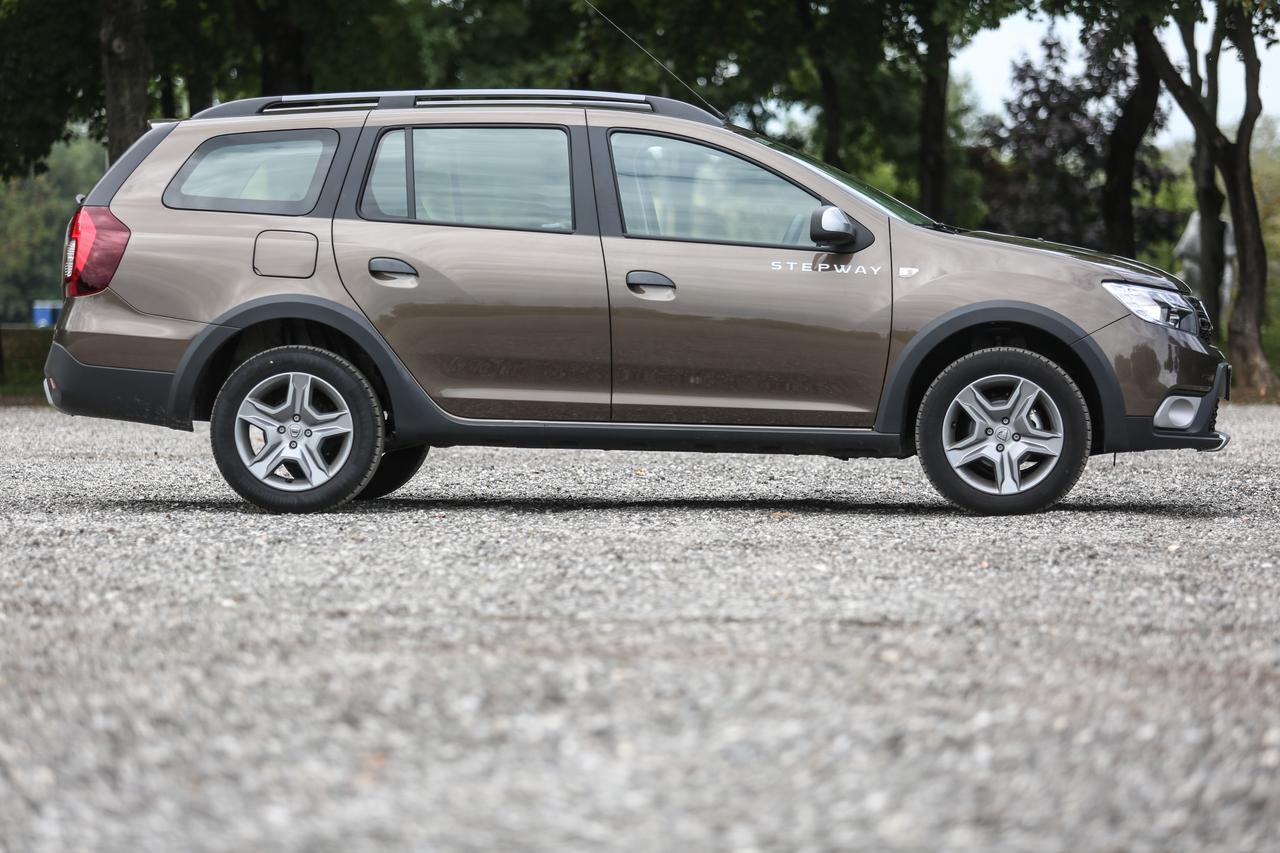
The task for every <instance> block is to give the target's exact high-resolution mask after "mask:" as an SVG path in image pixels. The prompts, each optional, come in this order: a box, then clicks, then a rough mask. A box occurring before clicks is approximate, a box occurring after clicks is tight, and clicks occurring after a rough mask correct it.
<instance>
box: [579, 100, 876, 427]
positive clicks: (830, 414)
mask: <svg viewBox="0 0 1280 853" xmlns="http://www.w3.org/2000/svg"><path fill="white" fill-rule="evenodd" d="M587 115H588V118H587V120H588V122H589V123H591V124H592V125H593V127H599V128H606V129H608V130H609V131H611V132H617V131H638V132H644V133H656V134H663V135H670V136H675V137H677V138H679V139H685V140H688V141H691V142H695V143H702V144H706V145H711V146H714V147H717V148H720V149H723V150H726V151H728V152H730V153H732V154H736V155H738V156H741V157H743V158H745V159H746V160H748V161H751V162H754V163H756V164H758V165H761V166H764V167H766V168H767V169H769V170H771V171H773V172H775V173H777V174H778V175H780V176H781V177H783V178H785V179H787V180H790V181H791V182H792V183H795V184H798V185H799V186H801V187H802V188H804V189H806V190H808V191H809V192H811V193H812V194H813V195H814V196H815V197H816V199H815V202H814V205H815V209H817V207H818V206H819V205H820V204H821V203H822V202H823V201H829V202H832V203H835V204H837V205H839V206H841V207H842V208H843V209H845V212H846V213H848V214H849V215H850V216H852V217H853V218H854V219H855V220H857V221H858V222H859V224H861V225H863V227H865V228H867V229H868V230H869V231H871V233H872V235H873V236H874V238H875V240H874V242H873V243H872V245H871V246H869V247H868V248H866V249H864V250H862V251H861V252H858V253H856V254H832V253H828V252H824V251H821V250H819V249H816V248H809V249H798V248H778V247H765V246H750V245H740V244H725V243H712V242H699V241H687V240H686V241H682V240H675V239H660V238H652V237H632V236H627V235H626V234H625V233H624V231H623V230H622V228H621V227H620V223H621V217H620V216H619V215H618V211H617V209H616V208H617V196H616V193H614V194H613V195H611V196H609V197H607V198H606V194H605V193H601V198H600V204H601V217H600V218H601V231H602V235H603V236H602V240H603V243H604V251H605V262H606V265H607V266H608V271H609V299H610V304H611V305H612V308H613V311H612V326H613V417H614V420H618V421H648V422H654V423H713V424H717V423H718V424H760V425H790V426H847V427H868V426H870V425H871V422H872V421H873V420H874V418H875V408H876V401H877V399H878V398H879V395H880V387H881V383H882V382H883V379H884V363H885V357H886V354H887V346H888V336H889V330H890V325H891V307H892V283H891V257H890V241H889V239H888V237H889V230H888V223H887V219H886V217H885V216H884V215H883V214H882V213H880V212H879V211H876V210H874V209H873V208H870V207H869V206H867V205H865V204H863V203H862V202H861V201H859V200H857V199H854V198H852V197H850V196H848V195H847V194H846V193H845V192H844V191H843V190H841V189H840V188H839V187H838V186H837V185H835V184H832V183H831V182H829V181H826V180H825V179H823V178H820V177H819V176H818V175H817V173H815V172H814V171H813V170H811V169H809V168H806V167H804V166H802V165H800V164H798V163H796V162H795V161H793V160H791V159H790V158H787V157H785V156H783V155H781V154H779V153H778V152H775V151H771V150H769V149H768V148H766V147H764V146H762V145H759V144H757V143H754V142H752V141H750V140H749V139H747V138H745V137H743V136H741V135H740V134H737V133H733V132H731V131H728V130H725V129H723V128H717V127H713V126H710V125H704V124H695V123H692V122H687V121H679V120H673V119H671V118H666V117H662V116H651V115H644V114H630V113H621V114H620V113H618V112H616V111H614V112H610V111H606V110H589V111H588V114H587ZM592 156H593V167H594V168H595V169H596V170H597V185H598V186H599V185H600V184H601V183H604V185H605V187H606V188H608V187H609V186H610V185H611V182H612V181H613V167H612V161H611V159H610V155H609V154H608V151H607V148H606V149H605V150H601V147H600V146H596V147H593V150H592ZM602 160H604V161H607V162H601V161H602ZM602 169H603V170H604V171H605V172H606V178H605V180H604V181H603V182H602V180H601V177H600V175H601V170H602ZM607 205H612V206H613V208H614V209H612V210H609V211H608V215H606V210H605V208H606V206H607ZM611 223H615V224H613V225H612V227H611ZM632 271H653V272H657V273H660V274H662V275H665V276H666V277H668V278H669V279H671V280H672V281H673V282H674V283H675V285H676V287H675V294H674V298H671V299H666V300H653V299H646V298H644V297H643V296H641V295H638V294H637V293H636V292H634V291H633V290H632V289H631V288H630V287H629V286H628V285H627V280H626V279H627V275H628V273H630V272H632Z"/></svg>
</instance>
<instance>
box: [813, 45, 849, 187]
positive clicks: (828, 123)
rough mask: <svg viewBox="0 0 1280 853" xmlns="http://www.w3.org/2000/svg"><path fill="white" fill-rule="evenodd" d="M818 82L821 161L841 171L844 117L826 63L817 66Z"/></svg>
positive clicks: (833, 81)
mask: <svg viewBox="0 0 1280 853" xmlns="http://www.w3.org/2000/svg"><path fill="white" fill-rule="evenodd" d="M818 82H819V83H820V84H821V85H822V159H823V160H824V161H826V162H827V163H829V164H831V165H832V166H835V167H836V168H837V169H843V168H844V158H842V157H841V156H840V137H841V130H842V127H841V125H842V124H843V123H844V117H843V115H842V113H841V110H840V90H839V87H838V85H837V83H836V76H835V74H833V73H832V71H831V67H830V66H828V65H827V64H826V63H822V64H819V65H818Z"/></svg>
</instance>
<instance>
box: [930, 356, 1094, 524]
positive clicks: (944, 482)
mask: <svg viewBox="0 0 1280 853" xmlns="http://www.w3.org/2000/svg"><path fill="white" fill-rule="evenodd" d="M997 375H1007V376H1012V377H1018V378H1022V379H1027V380H1030V381H1032V382H1034V383H1036V384H1037V385H1039V386H1040V388H1041V389H1042V390H1043V391H1044V393H1045V394H1047V395H1048V397H1049V398H1050V399H1051V400H1052V403H1053V405H1054V406H1056V407H1057V411H1058V413H1059V415H1060V417H1061V431H1062V441H1061V445H1062V450H1061V453H1060V454H1059V455H1058V457H1057V461H1056V462H1055V463H1054V464H1053V465H1052V466H1051V467H1049V468H1048V469H1047V473H1044V474H1042V477H1041V479H1040V480H1039V481H1038V482H1035V483H1034V484H1033V485H1030V486H1028V487H1027V488H1026V490H1025V491H1022V492H1018V493H1014V494H992V493H989V492H986V491H983V490H981V489H980V488H977V487H975V486H974V485H972V484H971V483H970V482H968V481H966V480H965V479H964V477H962V476H961V474H960V473H958V472H957V470H956V469H955V468H953V467H952V466H951V463H950V462H949V461H948V460H947V455H946V450H945V448H944V437H945V435H946V432H945V431H946V430H947V429H948V428H952V429H954V425H953V424H950V423H948V422H947V410H948V408H949V407H950V406H951V403H952V401H954V400H956V398H957V395H959V394H960V393H961V392H962V391H964V389H965V388H966V387H968V386H969V385H970V384H971V383H974V382H982V381H984V380H985V379H986V378H988V377H992V376H997ZM1009 396H1010V397H1011V396H1012V394H1010V395H1009ZM1006 423H1007V421H1006ZM994 425H995V426H996V427H997V437H998V436H999V434H1000V431H999V429H998V428H999V426H1000V423H999V422H995V423H994ZM975 427H976V424H975ZM974 434H976V433H974ZM1016 437H1017V436H1014V438H1016ZM992 440H995V439H992ZM1092 440H1093V436H1092V424H1091V422H1090V418H1089V406H1088V404H1087V403H1086V402H1085V399H1084V395H1083V394H1081V392H1080V388H1079V387H1078V386H1077V385H1076V383H1075V382H1074V381H1073V380H1072V378H1071V377H1070V376H1069V375H1068V374H1067V372H1066V371H1065V370H1063V369H1062V368H1061V367H1059V366H1058V365H1057V364H1055V363H1054V362H1053V361H1051V360H1050V359H1048V358H1045V357H1044V356H1042V355H1039V354H1037V353H1034V352H1031V351H1029V350H1024V349H1017V348H1013V347H993V348H990V349H984V350H979V351H977V352H974V353H970V354H969V355H966V356H964V357H963V358H960V359H957V360H956V361H955V362H953V363H952V364H951V365H949V366H948V367H947V368H946V369H945V370H943V371H942V372H941V373H940V374H938V376H937V378H936V379H934V380H933V383H932V384H931V385H930V386H929V388H928V390H927V391H925V394H924V398H923V399H922V400H921V402H920V409H919V412H918V414H917V417H916V453H917V454H918V455H919V456H920V464H921V466H922V467H923V468H924V472H925V475H926V476H928V478H929V481H930V482H931V483H933V486H934V488H935V489H937V490H938V493H939V494H941V495H942V496H943V497H944V498H946V499H947V500H949V501H951V502H952V503H953V504H955V505H957V506H959V507H961V508H963V509H966V510H969V511H970V512H974V513H979V514H982V515H1013V514H1019V513H1028V512H1036V511H1038V510H1042V509H1045V508H1046V507H1049V506H1052V505H1053V504H1055V503H1057V502H1058V501H1059V500H1061V499H1062V498H1063V497H1064V496H1065V495H1066V494H1067V492H1069V491H1070V490H1071V487H1072V486H1074V485H1075V484H1076V481H1077V480H1078V479H1080V474H1081V473H1082V472H1083V471H1084V466H1085V463H1086V462H1088V460H1089V452H1090V447H1091V444H1092ZM1001 449H1003V446H1001ZM959 464H960V465H961V467H964V464H965V463H963V462H961V463H959ZM978 464H984V463H978ZM1031 464H1035V463H1031ZM1028 467H1030V465H1029V466H1028ZM965 470H966V471H969V470H971V469H969V468H966V469H965ZM992 471H995V468H994V466H993V467H992ZM1015 473H1018V472H1016V471H1015ZM1018 476H1019V478H1020V477H1021V474H1020V473H1019V474H1018ZM1023 482H1025V481H1023Z"/></svg>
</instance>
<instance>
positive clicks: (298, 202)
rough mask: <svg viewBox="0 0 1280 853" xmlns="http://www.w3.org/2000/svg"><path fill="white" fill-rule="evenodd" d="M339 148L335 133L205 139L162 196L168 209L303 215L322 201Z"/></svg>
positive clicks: (291, 132)
mask: <svg viewBox="0 0 1280 853" xmlns="http://www.w3.org/2000/svg"><path fill="white" fill-rule="evenodd" d="M337 147H338V134H337V132H336V131H333V130H326V129H318V130H276V131H266V132H261V133H233V134H228V135H226V136H215V137H213V138H212V139H206V140H205V141H204V142H203V143H201V144H200V147H199V148H197V149H196V151H195V153H194V154H192V155H191V157H190V158H189V159H188V160H187V162H186V163H184V164H183V166H182V168H181V169H179V170H178V174H176V175H174V177H173V180H172V181H170V182H169V186H168V187H167V188H166V189H165V191H164V203H165V205H167V206H168V207H176V208H182V209H185V210H223V211H230V212H235V213H271V214H278V215H282V216H302V215H304V214H307V213H310V212H311V211H312V210H313V209H314V208H315V206H316V202H317V201H318V200H319V198H320V189H321V187H323V186H324V179H325V175H327V174H328V172H329V164H330V163H331V162H332V161H333V153H334V151H335V150H336V149H337Z"/></svg>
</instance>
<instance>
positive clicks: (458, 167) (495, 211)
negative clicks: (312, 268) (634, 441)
mask: <svg viewBox="0 0 1280 853" xmlns="http://www.w3.org/2000/svg"><path fill="white" fill-rule="evenodd" d="M369 121H370V125H377V126H376V127H374V128H373V129H372V130H366V133H372V134H376V141H375V142H374V143H373V147H372V155H371V165H370V166H369V168H368V173H367V176H363V178H364V179H363V181H362V183H360V184H359V186H358V187H356V188H355V189H354V190H344V193H347V192H357V193H358V201H353V202H352V204H351V205H350V208H351V209H349V210H347V211H346V213H345V215H344V214H343V211H342V210H340V212H339V216H338V217H336V218H335V219H334V223H333V244H334V252H335V255H336V258H337V263H338V269H339V272H340V274H341V276H342V281H343V283H344V284H345V285H346V287H347V290H348V291H349V292H350V293H351V295H352V297H353V298H354V299H355V301H356V303H357V304H358V305H359V306H360V308H361V309H362V310H363V311H364V312H365V314H366V315H368V317H369V318H370V319H371V320H372V321H373V323H374V325H375V326H376V327H377V328H378V330H379V331H380V332H381V333H382V335H383V337H385V338H386V340H387V342H388V343H389V344H390V346H391V348H392V349H393V350H394V351H395V352H396V354H397V355H398V356H399V357H400V359H401V361H403V362H404V363H405V366H406V367H408V369H409V370H410V372H411V373H413V375H414V377H415V378H416V379H417V380H418V381H419V383H420V384H421V385H422V387H423V388H424V389H425V390H426V391H427V393H428V394H430V395H431V397H432V398H433V399H434V400H435V401H436V402H437V403H438V404H439V405H440V406H441V407H442V408H444V409H445V411H447V412H449V413H450V414H454V415H457V416H460V417H471V418H507V419H519V420H526V419H527V420H608V418H609V384H610V375H609V307H608V294H607V292H606V289H605V276H604V261H603V257H602V254H601V247H600V238H599V235H598V234H597V233H596V230H597V229H596V227H595V208H594V199H592V198H591V197H590V196H589V193H590V171H589V165H588V160H587V153H586V150H585V149H586V137H585V127H584V114H583V112H582V110H570V109H564V110H557V109H539V110H537V111H529V110H525V111H519V112H516V111H501V110H493V111H483V112H481V111H478V110H476V109H467V110H449V109H446V108H439V109H432V110H421V109H419V110H405V111H385V110H379V111H377V112H375V113H373V114H372V115H371V116H370V119H369ZM575 158H578V160H579V162H578V165H577V168H578V169H580V170H583V174H582V176H581V177H582V178H584V179H583V180H575V179H574V169H575ZM357 168H359V167H358V166H357ZM355 171H356V169H353V173H354V172H355ZM355 179H356V176H355V175H354V174H353V177H352V178H349V179H348V180H349V182H350V181H352V180H355ZM575 188H578V192H579V193H587V194H588V195H587V197H586V198H585V199H583V198H581V197H579V198H575V195H574V190H575ZM345 200H346V197H345V196H344V201H345Z"/></svg>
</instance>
